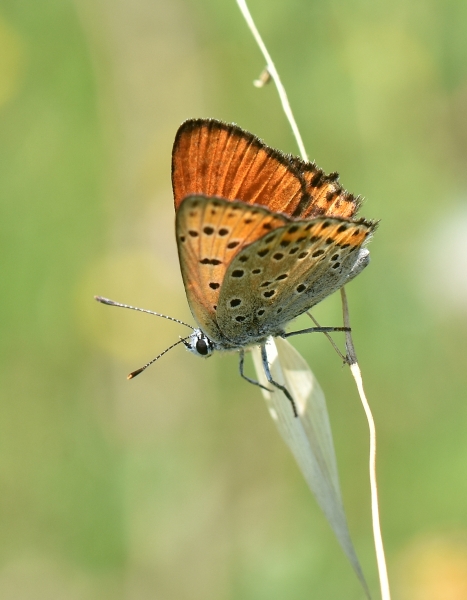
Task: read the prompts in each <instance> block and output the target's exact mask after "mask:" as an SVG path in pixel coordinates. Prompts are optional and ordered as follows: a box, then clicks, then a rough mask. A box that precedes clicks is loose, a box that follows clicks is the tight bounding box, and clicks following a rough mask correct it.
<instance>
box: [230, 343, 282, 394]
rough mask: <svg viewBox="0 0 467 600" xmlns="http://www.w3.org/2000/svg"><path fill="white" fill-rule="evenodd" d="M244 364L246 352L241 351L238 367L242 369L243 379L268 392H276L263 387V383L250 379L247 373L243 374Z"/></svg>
mask: <svg viewBox="0 0 467 600" xmlns="http://www.w3.org/2000/svg"><path fill="white" fill-rule="evenodd" d="M244 362H245V350H240V361H239V363H238V367H239V369H240V375H241V377H243V379H246V380H247V381H248V382H249V383H252V384H253V385H257V386H258V387H260V388H262V389H263V390H266V391H267V392H273V391H274V390H270V389H269V388H267V387H266V386H264V385H261V383H260V382H259V381H255V380H254V379H250V378H249V377H247V376H246V375H245V373H244V372H243V363H244Z"/></svg>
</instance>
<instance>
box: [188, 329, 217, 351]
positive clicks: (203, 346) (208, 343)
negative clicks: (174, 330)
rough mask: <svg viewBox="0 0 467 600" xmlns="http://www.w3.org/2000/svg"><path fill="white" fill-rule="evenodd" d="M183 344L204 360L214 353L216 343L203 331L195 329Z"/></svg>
mask: <svg viewBox="0 0 467 600" xmlns="http://www.w3.org/2000/svg"><path fill="white" fill-rule="evenodd" d="M183 344H184V345H185V347H186V348H187V349H188V350H189V351H190V352H193V354H196V356H201V357H203V358H208V357H209V356H211V354H212V353H213V352H214V343H213V342H212V340H210V339H209V338H208V336H207V335H205V334H204V333H203V332H202V331H201V329H195V330H194V331H193V333H192V334H191V335H190V337H188V338H187V339H186V340H184V341H183Z"/></svg>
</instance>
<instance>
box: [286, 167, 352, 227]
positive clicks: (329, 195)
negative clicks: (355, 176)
mask: <svg viewBox="0 0 467 600" xmlns="http://www.w3.org/2000/svg"><path fill="white" fill-rule="evenodd" d="M293 160H294V164H295V166H296V168H297V170H298V171H300V173H301V175H302V177H303V178H304V180H305V182H306V194H305V195H304V196H303V197H302V200H301V202H300V203H299V204H298V206H297V208H296V209H295V212H294V214H293V216H294V217H299V218H301V219H305V218H306V219H310V218H313V217H319V216H326V217H343V218H347V219H350V218H352V217H353V216H354V215H355V214H356V213H357V211H358V209H359V208H360V204H361V199H360V198H359V197H356V196H354V195H353V194H349V192H347V191H346V190H345V189H344V188H343V187H342V186H341V184H340V183H339V175H338V173H330V174H329V175H326V174H325V173H324V172H323V171H322V170H321V169H319V168H318V167H317V166H316V165H315V164H314V163H309V162H304V161H302V160H301V159H299V158H294V159H293Z"/></svg>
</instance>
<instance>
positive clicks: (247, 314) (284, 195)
mask: <svg viewBox="0 0 467 600" xmlns="http://www.w3.org/2000/svg"><path fill="white" fill-rule="evenodd" d="M172 185H173V193H174V202H175V235H176V241H177V248H178V255H179V261H180V269H181V273H182V278H183V283H184V286H185V291H186V295H187V299H188V304H189V306H190V309H191V312H192V314H193V317H194V318H195V321H196V322H197V324H198V327H197V328H194V329H193V333H192V334H191V335H189V336H188V337H186V338H182V339H181V340H179V342H177V344H178V343H182V342H183V343H184V345H185V346H186V347H187V348H188V350H190V351H191V352H193V353H194V354H196V355H198V356H202V357H208V356H210V355H211V354H212V353H213V352H214V351H238V352H239V354H240V374H241V376H242V377H243V378H244V379H246V380H247V381H249V382H251V383H254V384H256V385H260V384H259V383H258V382H256V381H254V380H252V379H250V378H249V377H247V376H246V375H245V374H244V371H243V364H244V356H245V350H246V349H247V348H249V347H251V346H260V347H261V353H262V357H263V366H264V370H265V373H266V377H267V380H268V381H269V383H270V384H271V385H273V386H275V387H277V388H279V389H281V390H282V391H283V392H284V393H285V395H286V396H287V397H288V398H289V400H290V402H291V403H292V407H293V409H294V412H295V414H296V409H295V404H294V401H293V398H292V397H291V395H290V393H289V392H288V391H287V390H286V389H285V388H284V386H282V385H280V384H279V383H277V382H275V381H274V380H273V378H272V376H271V374H270V371H269V365H268V362H267V358H266V349H265V343H266V340H267V338H268V337H270V336H272V337H277V336H281V337H287V336H289V335H293V334H297V333H304V332H308V331H335V330H344V329H345V328H309V329H306V330H302V331H301V332H292V333H286V331H285V328H286V326H287V324H288V323H289V322H290V321H293V320H294V319H295V318H296V317H298V316H299V315H301V314H302V313H304V312H306V311H308V310H309V309H310V308H311V307H313V306H314V305H316V304H318V302H321V300H323V299H324V298H326V297H327V296H329V295H330V294H332V293H333V292H335V291H336V290H338V289H340V288H341V287H342V286H343V285H345V284H347V283H348V282H349V281H351V280H352V279H353V278H354V277H356V276H357V275H358V274H359V273H360V272H361V271H362V270H363V269H364V268H365V267H366V266H367V265H368V263H369V251H368V250H367V249H366V248H365V244H366V243H367V242H368V240H369V239H370V237H371V236H372V234H373V233H374V231H375V229H376V226H377V223H376V222H374V221H368V220H365V219H363V218H360V219H355V218H354V217H355V214H356V213H357V211H358V209H359V207H360V204H361V200H360V198H359V197H355V196H354V195H352V194H349V193H348V192H347V191H345V190H344V189H343V188H342V186H341V185H340V184H339V182H338V174H337V173H331V174H329V175H325V174H324V173H323V171H322V170H321V169H319V168H318V167H317V166H316V165H315V164H314V163H311V162H305V161H303V160H301V159H300V158H298V157H294V156H291V155H287V154H283V153H282V152H280V151H278V150H275V149H273V148H270V147H269V146H267V145H266V144H264V143H263V142H262V141H261V140H260V139H259V138H257V137H256V136H255V135H253V134H252V133H249V132H247V131H245V130H243V129H241V128H240V127H238V126H237V125H235V124H226V123H223V122H221V121H218V120H215V119H191V120H188V121H185V122H184V123H183V124H182V125H181V126H180V128H179V130H178V132H177V134H176V137H175V142H174V146H173V152H172ZM96 299H97V300H99V301H100V302H103V303H105V304H112V305H115V306H124V307H127V308H135V307H129V306H127V305H122V304H119V303H115V302H113V301H111V300H108V299H106V298H102V297H96ZM136 310H143V309H136ZM144 312H151V311H144ZM153 314H157V315H158V316H165V315H159V314H158V313H153ZM171 319H172V318H171ZM172 320H175V321H177V319H172ZM178 322H180V321H178ZM184 325H187V324H186V323H184ZM188 326H189V325H188ZM175 345H176V344H174V346H175ZM172 347H173V346H171V347H170V348H168V349H167V350H166V351H168V350H170V349H171V348H172ZM166 351H165V352H166ZM165 352H164V353H165ZM164 353H162V354H164ZM162 354H161V355H159V356H158V357H156V358H155V359H153V360H152V361H151V362H150V363H148V364H147V365H145V366H144V367H142V368H141V369H138V370H137V371H134V372H133V373H132V374H130V376H129V377H134V376H135V375H137V374H139V373H140V372H141V371H143V370H144V369H145V368H146V367H147V366H149V365H150V364H152V362H154V361H155V360H156V359H157V358H159V357H160V356H162ZM260 387H263V386H262V385H261V386H260Z"/></svg>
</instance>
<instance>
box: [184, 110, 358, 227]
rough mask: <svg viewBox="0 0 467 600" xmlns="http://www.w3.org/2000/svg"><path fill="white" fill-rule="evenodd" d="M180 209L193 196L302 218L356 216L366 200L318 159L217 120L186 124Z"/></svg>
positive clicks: (195, 120) (191, 121)
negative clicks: (327, 171)
mask: <svg viewBox="0 0 467 600" xmlns="http://www.w3.org/2000/svg"><path fill="white" fill-rule="evenodd" d="M172 185H173V190H174V199H175V209H176V210H177V209H178V207H179V205H180V203H181V201H182V200H183V198H184V197H185V196H188V195H189V194H206V195H208V196H221V197H223V198H226V199H227V200H242V201H243V202H247V203H249V204H260V205H262V206H267V207H268V208H269V209H270V210H271V211H273V212H282V213H284V214H286V215H288V216H291V217H298V218H301V219H305V218H313V217H318V216H333V217H344V218H351V217H353V216H354V215H355V213H356V212H357V210H358V208H359V207H360V203H361V202H360V199H359V198H355V196H353V195H352V194H349V193H348V192H346V191H345V190H344V189H343V188H342V186H341V185H340V184H339V183H338V175H337V173H331V174H330V175H325V174H324V173H323V171H322V170H321V169H319V168H318V167H317V166H316V165H315V164H314V163H310V162H305V161H303V160H301V159H300V158H297V157H294V156H290V155H286V154H283V153H282V152H280V151H278V150H274V149H273V148H270V147H269V146H267V145H266V144H264V143H263V142H262V141H261V140H260V139H259V138H257V137H256V136H255V135H253V134H252V133H249V132H248V131H245V130H243V129H241V128H240V127H238V126H237V125H233V124H226V123H222V122H221V121H216V120H215V119H191V120H189V121H185V123H183V124H182V125H181V126H180V128H179V130H178V132H177V135H176V137H175V142H174V147H173V152H172Z"/></svg>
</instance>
